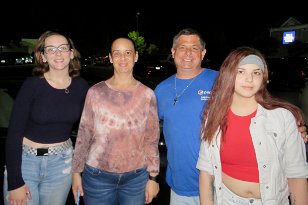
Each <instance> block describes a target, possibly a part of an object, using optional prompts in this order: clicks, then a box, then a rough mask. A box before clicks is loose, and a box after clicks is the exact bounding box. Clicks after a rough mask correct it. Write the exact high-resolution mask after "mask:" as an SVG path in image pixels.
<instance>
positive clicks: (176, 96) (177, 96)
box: [173, 75, 197, 105]
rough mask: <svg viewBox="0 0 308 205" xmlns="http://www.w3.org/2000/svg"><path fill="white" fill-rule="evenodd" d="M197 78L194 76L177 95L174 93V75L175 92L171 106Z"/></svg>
mask: <svg viewBox="0 0 308 205" xmlns="http://www.w3.org/2000/svg"><path fill="white" fill-rule="evenodd" d="M196 77H197V76H195V77H194V78H193V79H192V80H191V81H190V82H189V83H188V85H187V86H186V87H185V88H184V89H183V90H182V92H180V93H179V94H177V92H176V75H175V76H174V91H175V98H174V99H173V105H175V104H176V103H177V102H178V101H179V98H180V97H181V96H182V95H183V94H184V92H185V91H186V90H187V88H188V87H189V86H190V85H191V84H192V83H193V82H194V80H195V79H196Z"/></svg>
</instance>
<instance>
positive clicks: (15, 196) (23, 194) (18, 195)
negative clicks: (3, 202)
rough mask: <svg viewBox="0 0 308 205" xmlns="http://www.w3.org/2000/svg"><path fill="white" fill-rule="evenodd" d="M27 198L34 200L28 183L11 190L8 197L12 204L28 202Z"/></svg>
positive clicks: (20, 204)
mask: <svg viewBox="0 0 308 205" xmlns="http://www.w3.org/2000/svg"><path fill="white" fill-rule="evenodd" d="M27 199H28V200H32V197H31V193H30V190H29V188H28V187H27V186H26V185H23V186H22V187H19V188H17V189H14V190H12V191H10V193H9V198H8V200H9V203H10V204H18V205H23V204H27Z"/></svg>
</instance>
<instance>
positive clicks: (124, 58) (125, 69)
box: [109, 38, 138, 73]
mask: <svg viewBox="0 0 308 205" xmlns="http://www.w3.org/2000/svg"><path fill="white" fill-rule="evenodd" d="M109 59H110V62H111V63H112V64H113V67H114V71H115V72H117V73H132V72H133V68H134V65H135V62H137V60H138V52H136V50H135V48H134V45H133V43H132V42H131V41H130V40H129V39H125V38H119V39H117V40H115V41H114V42H113V43H112V46H111V53H110V54H109Z"/></svg>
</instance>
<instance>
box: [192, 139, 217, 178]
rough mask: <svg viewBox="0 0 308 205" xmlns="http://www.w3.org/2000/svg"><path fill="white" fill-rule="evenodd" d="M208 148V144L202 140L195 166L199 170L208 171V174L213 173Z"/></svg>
mask: <svg viewBox="0 0 308 205" xmlns="http://www.w3.org/2000/svg"><path fill="white" fill-rule="evenodd" d="M209 149H210V146H209V144H208V143H207V142H206V141H205V140H202V141H201V146H200V150H199V157H198V161H197V166H196V167H197V169H199V170H202V171H205V172H208V173H209V174H210V175H214V171H213V166H212V162H211V155H210V150H209Z"/></svg>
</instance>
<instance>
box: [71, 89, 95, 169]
mask: <svg viewBox="0 0 308 205" xmlns="http://www.w3.org/2000/svg"><path fill="white" fill-rule="evenodd" d="M93 95H94V92H93V90H91V89H89V92H88V93H87V96H86V100H85V104H84V107H83V111H82V114H81V119H80V123H79V128H78V134H77V139H76V143H75V150H74V157H73V169H72V170H73V172H75V173H76V172H82V171H83V169H84V166H85V163H86V160H87V157H88V154H89V150H90V146H91V140H92V138H93V133H94V118H93V115H94V112H93V109H92V101H91V99H92V96H93Z"/></svg>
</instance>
